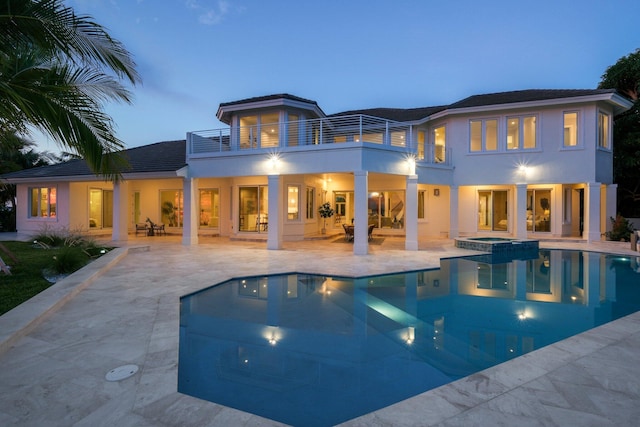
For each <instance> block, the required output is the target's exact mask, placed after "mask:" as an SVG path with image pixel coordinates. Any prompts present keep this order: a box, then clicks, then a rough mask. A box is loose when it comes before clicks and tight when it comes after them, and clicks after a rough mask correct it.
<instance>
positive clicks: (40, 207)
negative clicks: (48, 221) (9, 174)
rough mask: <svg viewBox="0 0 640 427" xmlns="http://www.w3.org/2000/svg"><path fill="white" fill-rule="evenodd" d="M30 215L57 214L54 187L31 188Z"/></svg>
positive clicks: (50, 216) (51, 215) (42, 216)
mask: <svg viewBox="0 0 640 427" xmlns="http://www.w3.org/2000/svg"><path fill="white" fill-rule="evenodd" d="M30 193H31V200H30V203H31V209H30V212H31V214H30V216H31V217H41V218H53V217H55V216H56V215H57V207H58V205H57V191H56V188H55V187H42V188H31V189H30Z"/></svg>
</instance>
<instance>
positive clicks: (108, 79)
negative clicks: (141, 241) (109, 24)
mask: <svg viewBox="0 0 640 427" xmlns="http://www.w3.org/2000/svg"><path fill="white" fill-rule="evenodd" d="M140 81H141V80H140V77H139V75H138V73H137V71H136V65H135V63H134V61H133V59H132V56H131V54H130V53H129V52H128V51H127V50H126V49H125V47H124V46H123V45H122V44H121V43H120V42H119V41H117V40H115V39H113V38H112V37H111V36H110V35H109V34H108V33H107V31H106V30H105V29H104V28H103V27H102V26H101V25H99V24H98V23H96V22H95V21H94V20H93V18H92V17H90V16H86V15H82V16H78V15H76V14H75V13H74V11H73V9H72V8H70V7H66V6H64V5H63V4H62V1H61V0H3V1H2V2H0V134H3V135H7V134H11V133H17V134H19V135H29V134H30V133H31V130H32V128H35V129H38V130H40V131H42V132H43V133H45V134H47V135H49V136H50V137H51V138H52V139H53V140H54V141H56V143H58V145H60V146H61V147H63V148H64V149H68V150H70V151H72V152H76V153H78V154H79V155H80V156H82V157H83V158H84V159H85V160H86V161H87V163H88V165H89V166H90V167H91V168H92V170H93V171H94V172H96V173H97V174H100V175H102V176H103V177H105V178H106V179H112V180H117V179H119V177H120V170H121V168H122V167H123V166H124V165H125V164H126V161H125V160H124V158H123V157H122V156H120V155H119V154H118V152H119V151H121V150H122V149H123V148H124V143H123V142H122V141H121V140H120V139H118V138H117V136H116V134H115V128H114V123H113V120H112V118H111V117H110V116H109V115H107V114H106V113H105V112H104V105H105V103H107V102H112V101H116V102H125V103H131V102H132V96H131V93H130V92H129V90H128V89H127V88H126V87H125V86H124V83H123V82H128V83H129V84H131V85H136V84H137V83H140Z"/></svg>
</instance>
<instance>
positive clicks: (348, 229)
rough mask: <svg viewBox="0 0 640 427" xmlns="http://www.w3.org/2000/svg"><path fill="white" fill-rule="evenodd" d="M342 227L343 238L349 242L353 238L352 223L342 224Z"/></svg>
mask: <svg viewBox="0 0 640 427" xmlns="http://www.w3.org/2000/svg"><path fill="white" fill-rule="evenodd" d="M342 228H344V240H346V241H347V242H350V241H352V240H353V225H347V224H342Z"/></svg>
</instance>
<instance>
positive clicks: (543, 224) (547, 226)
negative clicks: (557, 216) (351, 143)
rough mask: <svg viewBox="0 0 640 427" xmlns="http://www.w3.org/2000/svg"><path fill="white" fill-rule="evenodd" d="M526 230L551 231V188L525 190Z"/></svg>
mask: <svg viewBox="0 0 640 427" xmlns="http://www.w3.org/2000/svg"><path fill="white" fill-rule="evenodd" d="M527 231H533V232H549V231H551V190H528V191H527Z"/></svg>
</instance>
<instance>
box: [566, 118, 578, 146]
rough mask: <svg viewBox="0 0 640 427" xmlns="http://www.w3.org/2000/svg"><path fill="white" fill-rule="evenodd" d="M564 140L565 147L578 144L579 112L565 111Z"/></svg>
mask: <svg viewBox="0 0 640 427" xmlns="http://www.w3.org/2000/svg"><path fill="white" fill-rule="evenodd" d="M563 138H564V142H563V145H564V146H565V147H575V146H577V145H578V113H564V136H563Z"/></svg>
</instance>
